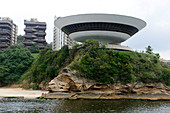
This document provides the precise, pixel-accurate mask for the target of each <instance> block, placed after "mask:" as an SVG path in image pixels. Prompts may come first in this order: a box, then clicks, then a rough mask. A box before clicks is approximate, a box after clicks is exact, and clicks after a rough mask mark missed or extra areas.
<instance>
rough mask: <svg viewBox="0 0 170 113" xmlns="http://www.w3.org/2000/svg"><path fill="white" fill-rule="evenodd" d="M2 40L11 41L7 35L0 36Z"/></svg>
mask: <svg viewBox="0 0 170 113" xmlns="http://www.w3.org/2000/svg"><path fill="white" fill-rule="evenodd" d="M0 40H1V41H10V39H9V38H7V37H0Z"/></svg>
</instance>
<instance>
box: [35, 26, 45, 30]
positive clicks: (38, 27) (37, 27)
mask: <svg viewBox="0 0 170 113" xmlns="http://www.w3.org/2000/svg"><path fill="white" fill-rule="evenodd" d="M34 28H35V29H44V30H45V29H46V26H36V27H34Z"/></svg>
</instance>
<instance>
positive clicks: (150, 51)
mask: <svg viewBox="0 0 170 113" xmlns="http://www.w3.org/2000/svg"><path fill="white" fill-rule="evenodd" d="M146 53H147V54H153V49H152V48H151V46H150V45H149V46H148V47H146Z"/></svg>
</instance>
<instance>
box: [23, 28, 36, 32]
mask: <svg viewBox="0 0 170 113" xmlns="http://www.w3.org/2000/svg"><path fill="white" fill-rule="evenodd" d="M24 31H25V32H34V31H36V30H35V29H33V28H25V29H24Z"/></svg>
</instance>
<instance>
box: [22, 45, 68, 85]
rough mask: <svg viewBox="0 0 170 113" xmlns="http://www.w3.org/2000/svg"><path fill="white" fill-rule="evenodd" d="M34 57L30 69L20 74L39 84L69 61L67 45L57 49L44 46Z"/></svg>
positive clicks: (46, 80) (55, 73)
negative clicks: (53, 49)
mask: <svg viewBox="0 0 170 113" xmlns="http://www.w3.org/2000/svg"><path fill="white" fill-rule="evenodd" d="M36 57H37V59H36V60H35V61H34V63H33V64H32V66H31V67H30V69H29V70H28V71H27V72H26V73H25V74H24V75H23V76H22V79H25V80H27V81H28V82H29V83H31V82H33V83H36V84H40V83H41V82H42V81H44V83H47V82H48V81H50V80H51V79H53V78H54V77H55V76H56V75H57V74H58V73H59V70H60V69H61V68H62V67H64V66H66V65H68V64H69V63H70V61H69V49H68V46H64V47H63V48H62V49H61V50H59V51H52V50H51V48H45V49H44V50H42V51H41V52H40V54H39V55H38V56H36Z"/></svg>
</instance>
